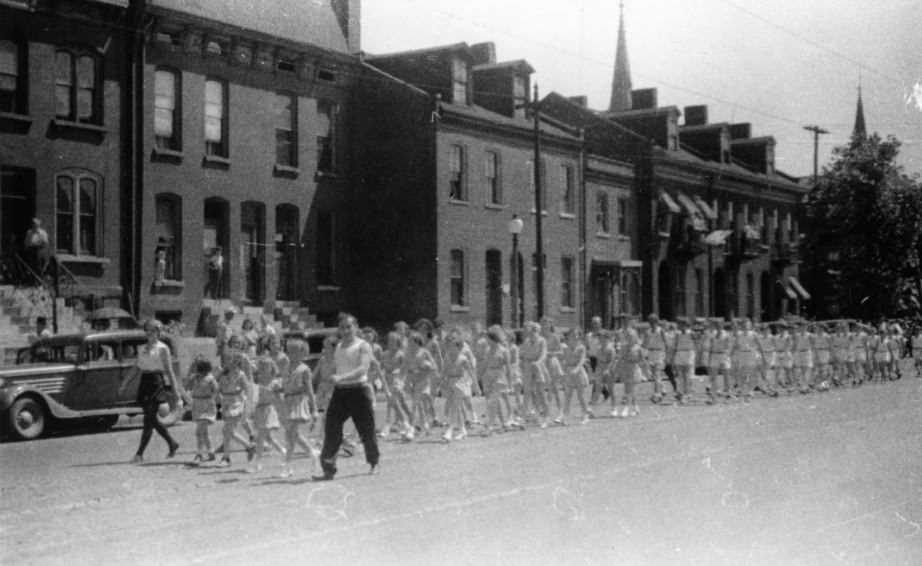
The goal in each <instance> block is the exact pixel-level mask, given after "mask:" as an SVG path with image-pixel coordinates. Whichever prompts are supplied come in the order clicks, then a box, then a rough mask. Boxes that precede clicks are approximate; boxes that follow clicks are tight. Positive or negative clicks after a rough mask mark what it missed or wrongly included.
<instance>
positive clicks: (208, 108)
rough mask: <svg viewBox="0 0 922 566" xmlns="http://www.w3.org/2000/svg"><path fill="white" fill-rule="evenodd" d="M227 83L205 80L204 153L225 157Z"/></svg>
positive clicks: (226, 145)
mask: <svg viewBox="0 0 922 566" xmlns="http://www.w3.org/2000/svg"><path fill="white" fill-rule="evenodd" d="M227 126H228V124H227V85H225V84H224V83H223V82H221V81H216V80H207V81H205V154H206V155H211V156H216V157H227V156H228V155H229V153H228V143H227V135H228V132H227V129H228V128H227Z"/></svg>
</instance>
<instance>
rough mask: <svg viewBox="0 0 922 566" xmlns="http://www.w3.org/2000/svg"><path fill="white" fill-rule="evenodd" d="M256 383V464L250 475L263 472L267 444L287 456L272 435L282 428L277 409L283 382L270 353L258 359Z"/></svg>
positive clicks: (254, 422)
mask: <svg viewBox="0 0 922 566" xmlns="http://www.w3.org/2000/svg"><path fill="white" fill-rule="evenodd" d="M254 381H255V382H256V385H257V386H258V388H259V389H258V391H259V393H258V394H257V399H256V408H255V409H254V410H253V426H254V427H255V428H256V464H255V465H254V467H253V468H251V469H248V470H247V472H248V473H254V472H258V471H260V470H262V456H263V449H264V448H265V445H266V443H267V442H268V443H269V444H270V445H271V446H272V447H273V448H275V449H276V450H278V452H279V453H280V454H281V455H282V456H283V457H284V456H286V453H285V449H284V448H283V447H282V445H281V444H279V441H278V440H276V439H275V436H274V435H273V434H272V431H274V430H278V429H279V428H281V426H282V425H281V422H280V421H279V414H278V409H277V408H276V406H277V404H278V393H279V392H280V391H281V389H282V381H281V379H280V378H279V368H278V366H277V365H275V362H274V361H272V358H271V357H270V356H269V355H268V353H263V354H262V355H260V356H259V357H258V358H257V359H256V371H255V372H254Z"/></svg>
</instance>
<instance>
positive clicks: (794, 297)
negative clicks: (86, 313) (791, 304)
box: [778, 281, 798, 301]
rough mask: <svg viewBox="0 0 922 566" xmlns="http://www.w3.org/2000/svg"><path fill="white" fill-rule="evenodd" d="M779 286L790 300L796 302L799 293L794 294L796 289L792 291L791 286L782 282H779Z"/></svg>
mask: <svg viewBox="0 0 922 566" xmlns="http://www.w3.org/2000/svg"><path fill="white" fill-rule="evenodd" d="M778 286H779V287H781V289H782V290H783V291H784V294H785V295H787V296H788V298H789V299H791V300H792V301H796V300H797V299H798V297H797V293H795V292H794V289H791V286H790V285H785V284H784V283H782V282H781V281H778Z"/></svg>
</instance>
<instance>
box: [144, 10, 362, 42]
mask: <svg viewBox="0 0 922 566" xmlns="http://www.w3.org/2000/svg"><path fill="white" fill-rule="evenodd" d="M150 4H151V5H152V6H154V7H157V8H162V9H167V10H173V11H176V12H182V13H184V14H189V15H192V16H197V17H200V18H203V19H206V20H212V21H216V22H221V23H225V24H229V25H232V26H236V27H239V28H243V29H248V30H253V31H257V32H260V33H264V34H267V35H271V36H274V37H279V38H282V39H287V40H289V41H294V42H297V43H309V44H311V45H316V46H318V47H322V48H324V49H329V50H331V51H338V52H341V53H348V51H349V50H348V46H347V42H346V36H345V34H344V32H343V29H342V28H341V27H340V25H339V21H338V20H337V17H336V12H334V10H333V7H332V5H331V0H312V1H305V0H150Z"/></svg>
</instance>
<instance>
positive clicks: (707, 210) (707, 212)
mask: <svg viewBox="0 0 922 566" xmlns="http://www.w3.org/2000/svg"><path fill="white" fill-rule="evenodd" d="M695 204H697V205H698V208H699V209H700V210H701V213H702V214H704V217H705V218H707V219H708V220H717V212H716V211H715V210H714V209H713V208H711V206H710V205H709V204H708V203H706V202H704V199H703V198H701V197H699V196H696V197H695Z"/></svg>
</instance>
